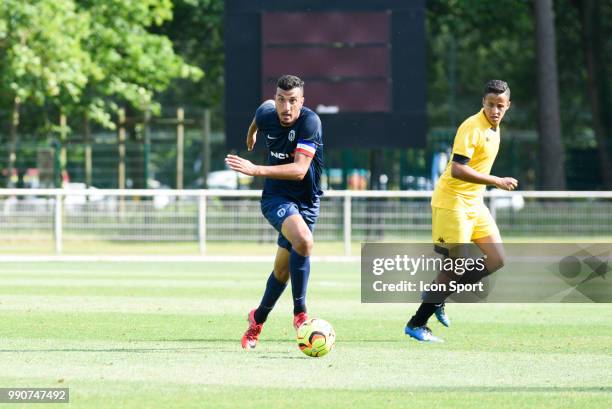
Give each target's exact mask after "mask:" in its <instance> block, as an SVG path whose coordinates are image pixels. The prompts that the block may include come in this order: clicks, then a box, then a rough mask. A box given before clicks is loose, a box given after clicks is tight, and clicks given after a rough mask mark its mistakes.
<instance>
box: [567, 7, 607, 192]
mask: <svg viewBox="0 0 612 409" xmlns="http://www.w3.org/2000/svg"><path fill="white" fill-rule="evenodd" d="M573 4H574V6H575V7H576V8H577V9H578V10H579V14H580V22H581V39H582V52H583V54H584V59H585V61H586V73H587V75H586V77H587V88H588V95H589V102H590V104H589V105H590V108H591V116H592V123H593V131H594V133H595V140H596V141H597V148H598V155H599V163H600V169H601V178H602V181H603V184H604V188H606V189H612V142H611V140H612V98H611V95H610V73H609V65H608V64H606V62H605V58H606V57H605V55H606V53H607V55H608V57H609V54H610V53H611V52H612V47H611V46H610V41H609V39H610V35H611V33H610V31H611V30H610V26H608V27H607V28H608V32H606V31H604V27H603V26H602V24H601V21H602V20H603V21H606V17H607V18H608V19H610V18H612V7H610V5H609V4H608V3H607V2H600V1H597V0H583V1H576V0H574V2H573ZM608 21H609V20H608ZM606 39H607V40H608V42H607V43H605V44H603V43H602V41H604V40H606Z"/></svg>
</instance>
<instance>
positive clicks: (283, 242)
mask: <svg viewBox="0 0 612 409" xmlns="http://www.w3.org/2000/svg"><path fill="white" fill-rule="evenodd" d="M261 213H262V214H263V215H264V217H265V218H266V220H268V222H269V223H270V224H271V225H272V227H274V228H275V229H276V231H278V240H277V243H278V246H279V247H282V248H284V249H287V250H289V251H291V243H289V240H287V238H286V237H285V236H283V233H282V232H281V227H282V225H283V222H284V221H285V219H286V218H287V217H289V216H292V215H294V214H299V215H300V216H302V219H304V221H305V222H306V225H307V226H308V228H309V229H310V231H311V232H314V225H315V223H316V222H317V217H319V201H318V200H317V201H316V202H315V203H313V204H308V205H306V204H304V203H300V202H296V201H294V200H291V199H288V198H286V197H271V198H265V199H261Z"/></svg>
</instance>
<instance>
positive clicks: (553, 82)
mask: <svg viewBox="0 0 612 409" xmlns="http://www.w3.org/2000/svg"><path fill="white" fill-rule="evenodd" d="M534 15H535V27H536V49H537V52H536V55H537V73H538V129H539V136H540V186H541V187H542V188H543V189H552V190H563V189H565V164H564V158H565V155H564V151H563V143H562V141H561V119H560V111H559V83H558V79H557V56H556V54H557V53H556V42H555V25H554V15H553V9H552V1H551V0H535V1H534Z"/></svg>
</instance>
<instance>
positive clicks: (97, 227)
mask: <svg viewBox="0 0 612 409" xmlns="http://www.w3.org/2000/svg"><path fill="white" fill-rule="evenodd" d="M260 195H261V192H260V191H256V190H247V191H245V190H236V191H228V190H183V191H175V190H97V189H91V190H70V189H0V234H1V235H2V237H5V238H6V237H13V238H15V237H16V238H17V239H18V238H19V237H28V236H31V235H43V236H45V235H47V236H49V237H50V238H52V239H53V240H54V242H55V251H56V253H58V254H60V253H61V252H62V244H63V243H64V241H67V240H78V241H87V240H108V241H140V242H145V241H153V242H169V241H172V242H189V241H191V242H198V243H199V247H200V252H201V253H202V254H205V253H206V244H207V243H208V242H215V241H216V242H218V241H244V242H247V241H248V242H273V241H275V240H276V237H277V233H276V232H275V231H274V229H273V228H272V227H270V226H269V224H268V223H267V222H266V220H265V219H264V218H263V217H262V216H261V213H260V209H259V197H260ZM430 197H431V192H426V191H400V192H398V191H328V192H326V194H325V196H324V197H323V199H322V201H321V213H320V217H319V220H318V222H317V226H316V229H315V240H316V241H317V242H330V241H335V242H343V243H344V253H345V254H346V255H350V251H351V243H352V242H364V241H402V240H425V241H427V240H429V238H430V229H431V210H430V207H429V201H430ZM486 197H487V201H488V204H489V207H490V209H491V213H492V214H493V215H494V217H495V218H496V220H497V223H498V225H499V227H500V229H501V231H502V234H503V235H504V236H507V235H512V236H519V237H520V236H525V237H552V238H554V237H563V238H564V239H566V240H568V239H569V240H570V241H571V237H573V236H612V192H535V191H530V192H511V193H510V192H501V191H491V192H488V193H487V194H486Z"/></svg>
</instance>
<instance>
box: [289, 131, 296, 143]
mask: <svg viewBox="0 0 612 409" xmlns="http://www.w3.org/2000/svg"><path fill="white" fill-rule="evenodd" d="M288 138H289V142H293V140H294V139H295V131H294V130H293V129H292V130H291V132H289V137H288Z"/></svg>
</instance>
